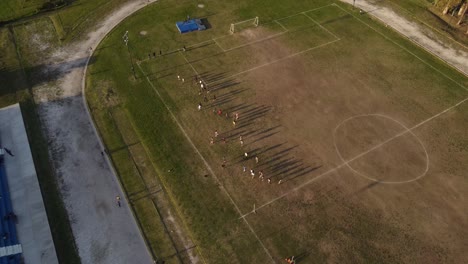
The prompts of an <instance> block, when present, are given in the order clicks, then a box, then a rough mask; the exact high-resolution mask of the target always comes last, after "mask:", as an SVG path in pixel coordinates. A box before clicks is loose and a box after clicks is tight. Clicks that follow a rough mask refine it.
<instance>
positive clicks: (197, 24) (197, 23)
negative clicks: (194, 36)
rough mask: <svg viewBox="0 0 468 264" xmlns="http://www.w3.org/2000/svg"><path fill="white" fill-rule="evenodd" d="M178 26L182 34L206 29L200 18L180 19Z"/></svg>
mask: <svg viewBox="0 0 468 264" xmlns="http://www.w3.org/2000/svg"><path fill="white" fill-rule="evenodd" d="M176 26H177V29H178V30H179V32H180V33H181V34H182V33H187V32H191V31H200V30H205V29H206V27H205V26H204V25H203V23H202V22H201V20H200V19H190V20H186V21H179V22H176Z"/></svg>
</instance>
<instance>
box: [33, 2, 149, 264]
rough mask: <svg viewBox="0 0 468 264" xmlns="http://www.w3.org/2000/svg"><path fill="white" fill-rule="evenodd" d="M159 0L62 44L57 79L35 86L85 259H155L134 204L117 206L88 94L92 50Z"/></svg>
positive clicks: (54, 63)
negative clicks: (85, 93)
mask: <svg viewBox="0 0 468 264" xmlns="http://www.w3.org/2000/svg"><path fill="white" fill-rule="evenodd" d="M153 1H154V0H151V1H148V0H134V1H129V3H128V4H126V5H124V6H122V7H120V8H119V9H118V10H116V11H115V12H113V13H112V14H110V15H109V16H108V17H106V18H105V19H104V20H103V21H102V23H100V24H99V25H96V29H95V30H94V31H93V32H91V33H89V35H88V36H87V38H86V39H84V40H83V41H81V42H80V43H76V44H74V45H71V46H66V47H63V48H61V50H60V51H58V52H56V53H55V54H54V56H53V57H52V58H51V59H49V61H48V65H49V66H47V67H46V68H45V69H44V71H45V74H47V72H49V73H50V72H53V74H52V75H53V76H54V78H56V79H55V80H53V81H50V83H49V84H47V85H41V86H40V87H34V90H35V98H36V101H37V103H38V105H39V116H40V118H41V120H42V121H43V124H44V129H45V131H46V135H47V137H48V138H47V139H48V142H49V146H50V150H49V151H50V153H51V157H52V159H53V161H54V167H55V171H56V174H57V176H58V178H59V181H60V183H61V189H62V194H63V196H64V201H65V205H66V207H67V210H68V213H69V215H70V220H71V225H72V229H73V233H74V236H75V239H76V245H77V246H78V249H79V255H80V257H81V260H82V263H109V264H110V263H112V264H115V263H153V260H152V257H151V255H150V254H149V252H148V250H147V248H146V246H145V243H144V240H143V238H142V236H141V234H140V232H139V230H138V226H137V223H136V222H135V219H134V218H133V215H132V213H131V211H130V208H129V205H128V204H127V202H126V201H125V199H123V201H122V207H121V208H119V207H118V206H117V203H116V196H117V195H119V196H120V197H124V196H123V194H122V190H121V187H120V185H119V182H118V180H117V177H116V176H115V173H114V171H113V169H112V167H111V166H110V164H109V162H108V160H107V159H106V157H105V154H103V153H102V152H101V151H102V150H103V146H102V142H101V141H100V140H99V138H98V137H97V135H96V131H95V127H94V125H93V123H92V122H91V121H90V116H89V115H88V112H87V108H86V106H85V103H84V100H83V99H84V98H83V94H82V89H83V86H84V78H83V77H84V74H85V68H86V65H87V64H88V62H89V56H90V48H92V49H94V48H95V47H96V46H97V45H98V44H99V42H100V41H101V40H102V39H103V38H104V37H105V36H106V34H107V33H108V32H110V31H111V30H112V29H113V28H114V27H115V26H116V25H117V24H118V23H119V22H121V21H122V20H124V19H125V18H126V17H128V16H129V15H131V14H132V13H134V12H136V11H137V10H139V9H141V8H143V7H144V6H146V5H147V4H148V2H153Z"/></svg>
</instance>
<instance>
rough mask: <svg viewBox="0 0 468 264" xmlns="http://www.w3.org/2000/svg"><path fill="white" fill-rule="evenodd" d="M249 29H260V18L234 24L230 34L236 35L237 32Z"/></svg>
mask: <svg viewBox="0 0 468 264" xmlns="http://www.w3.org/2000/svg"><path fill="white" fill-rule="evenodd" d="M249 27H258V16H257V17H254V18H251V19H247V20H244V21H240V22H236V23H232V24H231V27H230V29H229V33H231V34H234V33H235V32H239V31H242V30H243V29H246V28H249Z"/></svg>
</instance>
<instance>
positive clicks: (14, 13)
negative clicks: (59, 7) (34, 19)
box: [0, 0, 48, 21]
mask: <svg viewBox="0 0 468 264" xmlns="http://www.w3.org/2000/svg"><path fill="white" fill-rule="evenodd" d="M46 2H48V0H3V1H2V2H1V3H0V21H7V20H12V19H16V18H20V17H23V16H28V15H32V14H35V13H36V12H37V10H38V9H39V8H41V7H42V5H44V4H45V3H46Z"/></svg>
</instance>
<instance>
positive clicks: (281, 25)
mask: <svg viewBox="0 0 468 264" xmlns="http://www.w3.org/2000/svg"><path fill="white" fill-rule="evenodd" d="M274 21H275V23H276V24H278V25H280V27H282V28H283V29H284V30H285V31H288V29H287V28H286V27H285V26H284V25H283V24H281V23H280V22H279V21H278V20H274Z"/></svg>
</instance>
